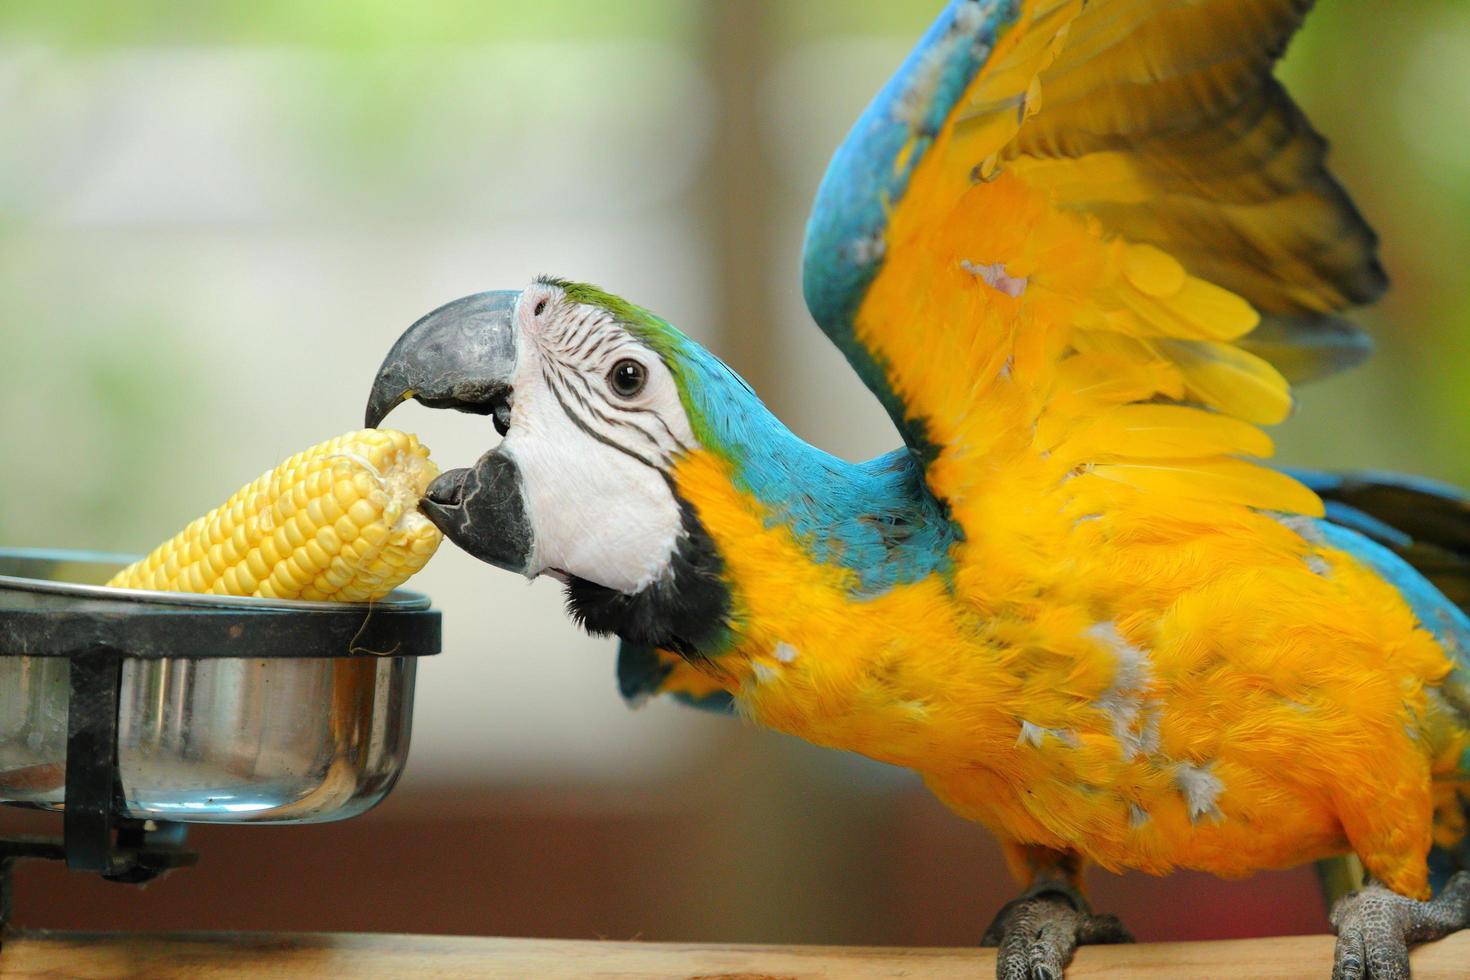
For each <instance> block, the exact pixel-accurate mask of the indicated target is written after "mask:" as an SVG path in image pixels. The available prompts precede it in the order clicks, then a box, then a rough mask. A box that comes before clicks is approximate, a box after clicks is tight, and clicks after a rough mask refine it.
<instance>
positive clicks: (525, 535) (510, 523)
mask: <svg viewBox="0 0 1470 980" xmlns="http://www.w3.org/2000/svg"><path fill="white" fill-rule="evenodd" d="M419 510H420V511H422V512H423V513H424V515H425V516H426V517H428V518H429V520H431V521H433V522H434V525H435V526H436V527H438V528H439V530H441V531H443V532H444V536H445V537H447V538H448V539H449V540H451V541H453V542H454V543H455V544H457V545H459V546H460V547H461V548H463V549H464V550H465V551H467V552H469V553H470V554H471V555H474V556H475V557H476V558H478V559H480V560H481V561H484V562H489V563H490V564H491V565H496V566H498V567H500V568H507V569H509V570H511V571H513V572H520V573H521V574H523V575H526V574H530V566H531V551H532V546H533V544H534V543H535V538H534V535H533V533H532V531H531V521H530V518H529V517H528V515H527V514H526V503H525V496H524V494H523V493H522V488H521V471H520V469H519V468H518V467H517V466H516V464H515V461H514V460H513V459H511V458H510V457H509V456H508V455H506V454H505V453H503V452H501V450H500V449H499V448H498V447H497V448H495V449H492V450H490V451H489V452H488V453H486V454H485V455H483V456H481V457H480V461H479V462H477V463H476V464H475V465H474V466H472V467H470V468H469V469H458V470H449V471H448V472H445V473H442V474H440V476H439V478H438V479H436V480H435V481H434V482H433V483H431V484H429V489H428V490H427V491H426V492H425V494H424V498H423V499H422V500H421V501H419Z"/></svg>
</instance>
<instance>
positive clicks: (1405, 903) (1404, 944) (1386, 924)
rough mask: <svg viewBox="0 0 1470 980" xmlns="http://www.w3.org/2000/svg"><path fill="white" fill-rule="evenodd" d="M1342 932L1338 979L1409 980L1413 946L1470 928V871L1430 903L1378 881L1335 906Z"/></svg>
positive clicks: (1336, 923)
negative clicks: (1407, 896) (1391, 888)
mask: <svg viewBox="0 0 1470 980" xmlns="http://www.w3.org/2000/svg"><path fill="white" fill-rule="evenodd" d="M1331 921H1332V929H1333V931H1334V932H1336V933H1337V950H1336V952H1335V953H1334V955H1333V963H1332V980H1409V947H1410V946H1413V945H1416V944H1418V943H1424V942H1429V941H1430V940H1433V939H1440V938H1442V937H1444V936H1448V935H1449V934H1450V933H1452V932H1457V931H1458V930H1460V929H1464V928H1466V927H1467V926H1470V872H1467V871H1461V872H1458V873H1457V874H1456V875H1455V876H1454V877H1453V878H1451V879H1450V882H1449V884H1448V885H1446V886H1445V887H1444V889H1443V890H1442V891H1441V892H1440V893H1439V894H1438V895H1436V896H1435V897H1434V898H1432V899H1430V900H1429V901H1427V902H1419V901H1415V900H1414V899H1412V898H1405V897H1404V896H1402V895H1399V894H1397V893H1396V892H1392V891H1389V890H1388V889H1387V888H1385V887H1383V886H1382V885H1380V884H1378V883H1377V882H1370V883H1369V884H1368V885H1367V886H1366V887H1365V888H1364V889H1363V890H1362V891H1360V892H1354V893H1353V894H1351V895H1344V896H1343V898H1342V899H1341V900H1340V901H1339V902H1338V903H1337V904H1336V905H1335V906H1333V908H1332V917H1331Z"/></svg>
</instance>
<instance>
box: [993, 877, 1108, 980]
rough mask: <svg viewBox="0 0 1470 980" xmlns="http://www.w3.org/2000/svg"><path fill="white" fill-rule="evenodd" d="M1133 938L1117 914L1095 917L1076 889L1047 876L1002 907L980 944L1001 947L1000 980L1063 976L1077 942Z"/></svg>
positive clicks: (1050, 979) (997, 968)
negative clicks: (1048, 878) (1047, 878)
mask: <svg viewBox="0 0 1470 980" xmlns="http://www.w3.org/2000/svg"><path fill="white" fill-rule="evenodd" d="M1131 942H1133V937H1132V936H1130V935H1129V934H1128V930H1126V929H1124V928H1123V923H1121V922H1119V921H1118V917H1117V916H1115V915H1093V914H1092V908H1091V907H1090V906H1089V905H1088V904H1087V899H1085V898H1083V897H1082V895H1081V894H1080V893H1079V892H1078V891H1077V889H1075V888H1073V887H1072V886H1071V885H1068V884H1064V883H1062V882H1058V881H1052V880H1047V881H1041V882H1038V883H1036V884H1035V885H1032V886H1031V887H1030V888H1028V889H1026V891H1025V892H1023V893H1022V894H1021V897H1020V898H1017V899H1015V900H1013V901H1010V902H1007V903H1006V904H1005V905H1004V906H1002V908H1001V910H1000V911H999V912H997V913H996V916H995V921H993V922H991V923H990V928H989V929H986V930H985V935H984V937H983V938H982V939H981V940H980V945H981V946H995V947H998V948H999V952H998V953H997V954H996V958H995V975H996V977H997V978H998V980H1061V977H1062V972H1063V969H1064V968H1065V967H1066V965H1067V963H1068V962H1069V961H1070V960H1071V959H1072V952H1073V951H1074V950H1076V948H1077V947H1078V946H1082V945H1092V944H1098V943H1131Z"/></svg>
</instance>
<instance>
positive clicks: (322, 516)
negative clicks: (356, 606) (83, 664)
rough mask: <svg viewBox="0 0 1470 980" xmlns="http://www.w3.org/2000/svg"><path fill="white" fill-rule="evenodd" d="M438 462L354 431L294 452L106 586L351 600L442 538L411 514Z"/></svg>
mask: <svg viewBox="0 0 1470 980" xmlns="http://www.w3.org/2000/svg"><path fill="white" fill-rule="evenodd" d="M438 473H439V468H438V467H437V466H435V465H434V463H433V461H432V460H430V459H429V451H428V450H427V449H425V448H424V447H423V446H422V445H420V444H419V441H418V438H417V437H415V436H412V435H408V434H406V433H403V432H395V431H393V430H392V429H363V430H362V431H360V432H349V433H347V434H346V435H343V436H338V437H337V438H335V439H329V440H327V441H326V442H324V443H322V444H321V445H318V446H313V447H312V448H310V449H308V450H306V451H305V452H301V453H297V454H296V455H295V456H292V457H291V458H290V459H288V460H286V461H285V462H284V463H282V464H281V465H280V466H277V467H276V468H275V469H273V470H271V471H270V472H268V473H265V474H263V475H261V477H260V478H259V479H257V480H256V481H255V482H253V483H251V484H249V485H248V486H245V487H242V488H241V489H240V490H239V491H237V492H236V493H235V495H234V496H233V497H231V498H230V499H229V500H228V501H226V502H225V503H224V504H223V505H221V506H219V507H216V508H215V509H214V510H212V511H210V512H209V513H208V514H205V515H204V516H203V517H201V518H198V519H197V520H195V521H194V522H193V523H191V524H190V525H189V526H188V527H186V528H184V530H182V531H180V532H179V533H178V534H177V535H176V536H175V537H174V538H173V539H172V540H170V541H168V542H165V543H164V544H162V545H160V546H159V547H158V548H156V549H155V550H154V551H153V552H152V553H150V554H149V555H148V556H147V557H146V558H143V559H142V560H140V561H138V562H135V563H134V564H132V565H130V566H128V567H127V568H125V569H123V570H122V571H121V572H119V573H118V574H117V575H116V576H114V577H113V579H112V580H111V581H110V582H108V583H107V584H108V585H112V586H116V587H119V588H130V589H156V590H163V591H167V592H212V593H214V594H216V595H242V596H251V595H253V596H266V597H269V598H274V599H326V600H331V601H339V602H361V601H365V600H371V599H377V598H381V597H382V596H385V595H387V594H388V593H389V592H391V591H392V590H393V589H394V588H395V587H396V586H397V585H399V584H400V583H402V582H403V581H404V580H405V579H407V578H408V577H409V576H410V575H412V574H413V573H415V572H417V571H418V570H419V569H420V568H422V567H423V566H424V563H425V562H427V561H428V560H429V557H430V556H431V555H433V554H434V550H435V549H436V548H438V547H439V541H440V540H441V538H442V535H440V533H439V529H438V528H436V527H434V525H433V524H431V523H430V522H429V520H428V518H426V517H424V516H423V515H422V514H420V513H419V512H418V501H419V498H420V497H422V496H423V493H424V490H425V489H426V488H427V487H428V485H429V483H430V482H432V481H433V479H434V477H435V476H437V475H438Z"/></svg>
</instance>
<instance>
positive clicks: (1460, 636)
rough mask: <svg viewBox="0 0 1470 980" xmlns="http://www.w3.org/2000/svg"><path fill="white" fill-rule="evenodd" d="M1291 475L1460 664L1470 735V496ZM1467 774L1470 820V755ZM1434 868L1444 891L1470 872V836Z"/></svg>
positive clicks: (1458, 689)
mask: <svg viewBox="0 0 1470 980" xmlns="http://www.w3.org/2000/svg"><path fill="white" fill-rule="evenodd" d="M1291 475H1292V476H1295V477H1296V478H1297V479H1299V480H1300V481H1301V482H1303V483H1305V484H1306V485H1307V486H1309V487H1311V488H1312V489H1313V490H1314V491H1316V492H1317V495H1318V496H1320V497H1321V498H1322V502H1323V504H1324V505H1325V507H1326V512H1327V522H1328V523H1329V524H1330V525H1335V526H1336V527H1337V528H1339V529H1343V530H1341V531H1339V532H1337V533H1336V534H1330V537H1332V538H1335V540H1333V541H1332V542H1331V543H1333V544H1334V545H1337V546H1340V547H1344V550H1347V551H1351V552H1352V553H1353V554H1355V555H1357V556H1359V557H1360V558H1362V559H1363V560H1364V561H1365V562H1367V563H1368V564H1369V565H1370V566H1372V567H1373V568H1374V569H1375V570H1376V571H1378V572H1379V574H1381V575H1383V576H1384V578H1386V579H1387V580H1388V581H1390V582H1392V583H1393V584H1394V585H1395V586H1396V587H1397V588H1398V589H1399V591H1400V592H1401V593H1403V595H1404V598H1405V599H1406V600H1407V601H1408V602H1409V604H1410V606H1411V607H1412V608H1413V609H1414V612H1415V614H1416V615H1417V616H1418V617H1419V620H1420V622H1421V623H1422V624H1423V625H1424V628H1425V629H1427V630H1429V631H1430V632H1431V633H1433V634H1434V635H1435V637H1436V638H1437V639H1439V641H1440V642H1441V643H1442V644H1443V645H1444V647H1445V649H1446V650H1447V651H1448V652H1449V653H1450V655H1451V656H1452V657H1454V658H1455V660H1456V661H1457V662H1458V663H1459V667H1458V669H1456V670H1455V671H1454V672H1453V673H1452V674H1451V675H1450V676H1449V677H1448V678H1447V679H1446V681H1445V683H1444V685H1443V686H1442V687H1441V688H1440V694H1441V695H1442V697H1443V699H1444V701H1445V702H1446V703H1447V706H1448V707H1449V709H1450V710H1451V711H1452V712H1453V713H1454V714H1455V715H1458V716H1459V718H1460V719H1461V722H1462V724H1463V725H1464V727H1465V728H1467V729H1470V617H1467V613H1470V497H1467V496H1466V494H1465V493H1464V492H1462V491H1460V490H1459V489H1457V488H1455V487H1452V486H1448V485H1446V484H1443V483H1437V482H1435V481H1432V480H1424V479H1418V478H1415V477H1406V476H1400V475H1397V474H1393V473H1370V472H1363V473H1343V474H1336V473H1311V472H1293V473H1292V474H1291ZM1355 540H1356V543H1355ZM1405 565H1407V566H1408V567H1407V568H1406V567H1404V566H1405ZM1460 770H1461V772H1462V773H1463V774H1464V775H1465V777H1466V779H1467V783H1466V784H1465V785H1464V786H1463V787H1462V789H1461V791H1460V792H1461V795H1460V803H1461V810H1462V811H1463V813H1464V816H1465V818H1466V819H1467V820H1470V796H1467V795H1466V794H1467V793H1470V749H1467V751H1466V753H1465V755H1464V757H1462V759H1461V763H1460ZM1448 805H1449V806H1450V807H1453V806H1454V802H1453V799H1451V800H1450V801H1449V803H1448ZM1445 816H1446V817H1448V819H1444V820H1441V821H1440V823H1441V826H1442V829H1443V830H1453V829H1454V828H1455V827H1457V826H1463V825H1464V822H1465V821H1462V820H1455V819H1454V816H1455V815H1454V814H1453V813H1451V814H1447V815H1445ZM1429 869H1430V878H1431V881H1432V883H1433V885H1434V887H1435V889H1436V891H1437V890H1438V889H1439V888H1440V887H1441V886H1442V885H1443V884H1444V883H1445V881H1447V880H1448V879H1449V877H1450V875H1452V874H1454V873H1455V872H1456V871H1459V870H1462V869H1470V837H1464V836H1462V837H1461V838H1460V839H1459V840H1458V841H1457V842H1453V843H1449V844H1448V845H1447V846H1436V847H1435V848H1434V849H1433V850H1432V851H1431V852H1430V855H1429Z"/></svg>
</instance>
